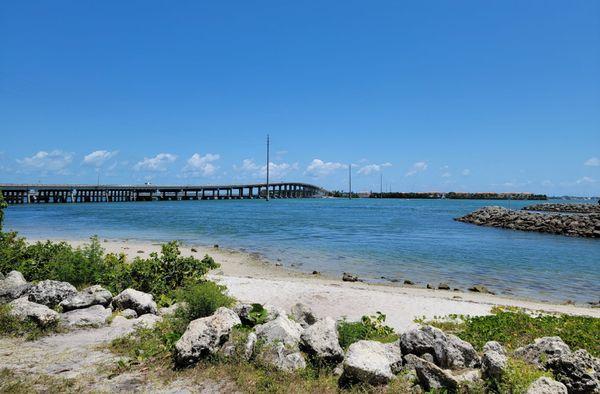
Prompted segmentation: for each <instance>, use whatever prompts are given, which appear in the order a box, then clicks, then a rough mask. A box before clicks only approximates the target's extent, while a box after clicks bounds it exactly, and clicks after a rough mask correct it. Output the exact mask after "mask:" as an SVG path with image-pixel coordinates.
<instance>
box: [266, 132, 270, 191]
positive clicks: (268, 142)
mask: <svg viewBox="0 0 600 394" xmlns="http://www.w3.org/2000/svg"><path fill="white" fill-rule="evenodd" d="M269 144H270V141H269V134H267V201H269Z"/></svg>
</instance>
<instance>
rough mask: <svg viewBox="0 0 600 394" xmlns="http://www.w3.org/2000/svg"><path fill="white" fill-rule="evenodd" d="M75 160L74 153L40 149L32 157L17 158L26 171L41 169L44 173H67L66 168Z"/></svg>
mask: <svg viewBox="0 0 600 394" xmlns="http://www.w3.org/2000/svg"><path fill="white" fill-rule="evenodd" d="M72 162H73V154H72V153H68V152H63V151H61V150H53V151H50V152H47V151H43V150H42V151H39V152H38V153H36V154H35V155H33V156H31V157H25V158H23V159H20V160H19V159H17V163H19V164H20V165H21V167H22V168H23V169H24V170H25V171H40V172H42V173H57V174H65V173H66V169H67V167H68V166H69V164H71V163H72Z"/></svg>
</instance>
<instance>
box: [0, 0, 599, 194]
mask: <svg viewBox="0 0 600 394" xmlns="http://www.w3.org/2000/svg"><path fill="white" fill-rule="evenodd" d="M599 70H600V2H597V1H577V0H575V1H551V0H550V1H548V0H544V1H521V0H520V1H509V0H502V1H460V0H458V1H457V0H451V1H450V0H449V1H427V2H416V1H414V2H400V1H378V2H364V1H361V2H359V1H343V2H342V1H339V2H334V1H329V2H317V1H314V2H304V1H301V2H282V1H260V2H247V1H239V2H236V1H230V2H199V1H189V2H186V1H178V2H166V1H127V2H123V1H102V2H81V1H27V2H2V3H1V4H0V135H1V137H0V182H38V181H41V182H93V183H95V182H96V181H97V176H98V174H100V179H101V182H103V183H138V182H144V181H148V180H150V181H152V182H153V183H185V184H194V183H196V184H203V183H227V182H233V181H236V182H237V181H244V180H248V181H250V180H252V181H253V180H256V179H260V178H262V176H263V174H264V172H265V171H264V170H265V163H264V161H265V160H264V142H265V135H266V133H267V132H268V133H270V134H271V137H272V165H271V168H272V172H273V174H274V178H275V179H284V180H302V181H308V182H312V183H316V184H319V185H322V186H325V187H327V188H346V187H347V186H346V182H347V165H348V163H353V166H354V167H353V172H354V179H353V185H354V186H355V189H357V190H369V189H373V190H378V189H379V179H380V172H383V176H384V184H385V185H384V187H391V188H392V189H393V190H410V191H413V190H417V191H423V190H461V191H490V190H493V191H531V192H541V193H549V194H579V195H598V194H600V71H599Z"/></svg>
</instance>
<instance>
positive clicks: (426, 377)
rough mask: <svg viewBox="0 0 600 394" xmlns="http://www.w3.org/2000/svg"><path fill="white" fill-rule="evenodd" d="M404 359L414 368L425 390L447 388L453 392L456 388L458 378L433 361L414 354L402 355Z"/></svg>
mask: <svg viewBox="0 0 600 394" xmlns="http://www.w3.org/2000/svg"><path fill="white" fill-rule="evenodd" d="M404 361H405V362H406V364H408V365H410V366H411V367H413V368H414V369H415V371H416V373H417V378H418V379H419V384H420V385H421V386H422V387H423V389H425V390H427V391H429V390H447V391H448V392H455V391H456V390H457V389H458V386H459V381H458V379H456V378H455V377H454V376H453V375H452V374H451V373H450V372H449V371H447V370H443V369H441V368H440V367H438V366H437V365H435V364H434V363H432V362H429V361H427V360H423V359H422V358H420V357H417V356H415V355H414V354H408V355H406V356H404Z"/></svg>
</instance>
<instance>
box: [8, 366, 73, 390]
mask: <svg viewBox="0 0 600 394" xmlns="http://www.w3.org/2000/svg"><path fill="white" fill-rule="evenodd" d="M81 390H82V388H81V387H79V385H78V383H77V382H76V381H75V380H73V379H64V378H58V377H55V376H51V375H37V374H16V373H14V372H13V371H11V370H9V369H7V368H3V369H0V393H11V394H30V393H39V392H46V393H77V392H81Z"/></svg>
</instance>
